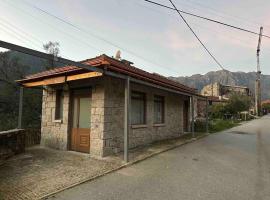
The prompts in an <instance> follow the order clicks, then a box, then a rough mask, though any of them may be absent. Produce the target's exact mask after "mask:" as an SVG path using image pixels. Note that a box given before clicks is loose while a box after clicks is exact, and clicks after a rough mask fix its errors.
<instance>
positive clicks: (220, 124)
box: [195, 119, 239, 133]
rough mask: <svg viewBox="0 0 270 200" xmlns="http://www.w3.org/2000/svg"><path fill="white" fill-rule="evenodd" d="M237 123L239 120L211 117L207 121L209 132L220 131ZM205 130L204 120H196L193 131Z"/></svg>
mask: <svg viewBox="0 0 270 200" xmlns="http://www.w3.org/2000/svg"><path fill="white" fill-rule="evenodd" d="M238 124H239V121H232V120H223V119H213V120H210V121H209V133H215V132H220V131H223V130H226V129H229V128H232V127H235V126H237V125H238ZM205 131H206V127H205V121H196V122H195V132H196V133H201V132H205Z"/></svg>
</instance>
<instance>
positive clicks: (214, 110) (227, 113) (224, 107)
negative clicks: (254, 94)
mask: <svg viewBox="0 0 270 200" xmlns="http://www.w3.org/2000/svg"><path fill="white" fill-rule="evenodd" d="M250 107H251V98H250V97H248V96H246V95H240V94H232V95H231V96H230V98H229V100H228V102H227V103H224V104H221V103H219V104H215V105H212V107H211V118H213V119H228V118H233V119H236V118H237V116H238V115H239V114H240V112H243V111H248V110H249V108H250Z"/></svg>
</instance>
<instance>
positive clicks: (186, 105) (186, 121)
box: [183, 101, 189, 132]
mask: <svg viewBox="0 0 270 200" xmlns="http://www.w3.org/2000/svg"><path fill="white" fill-rule="evenodd" d="M188 107H189V103H188V101H184V108H183V123H184V124H183V125H184V131H185V132H187V131H188V110H189V109H188Z"/></svg>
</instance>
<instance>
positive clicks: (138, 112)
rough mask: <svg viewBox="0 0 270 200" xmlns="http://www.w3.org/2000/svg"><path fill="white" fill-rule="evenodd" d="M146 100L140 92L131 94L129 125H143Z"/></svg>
mask: <svg viewBox="0 0 270 200" xmlns="http://www.w3.org/2000/svg"><path fill="white" fill-rule="evenodd" d="M145 113H146V100H145V94H144V93H141V92H132V93H131V124H132V125H138V124H145Z"/></svg>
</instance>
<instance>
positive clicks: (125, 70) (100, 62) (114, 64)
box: [17, 54, 197, 94]
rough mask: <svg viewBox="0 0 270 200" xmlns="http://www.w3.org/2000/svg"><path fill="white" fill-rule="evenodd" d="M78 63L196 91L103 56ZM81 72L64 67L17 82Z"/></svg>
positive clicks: (165, 85) (80, 70) (183, 90)
mask: <svg viewBox="0 0 270 200" xmlns="http://www.w3.org/2000/svg"><path fill="white" fill-rule="evenodd" d="M80 63H83V64H85V65H91V66H95V67H98V68H102V69H104V70H106V71H113V72H117V73H120V74H125V75H129V76H131V77H134V78H136V79H140V80H143V81H147V82H150V83H154V84H157V85H160V86H164V87H167V88H171V89H175V90H178V91H182V92H187V93H193V94H195V93H196V91H197V90H196V89H195V88H191V87H188V86H185V85H183V84H180V83H179V82H176V81H173V80H171V79H168V78H166V77H164V76H161V75H159V74H156V73H149V72H147V71H144V70H142V69H139V68H137V67H134V66H131V65H129V64H127V62H122V61H120V60H116V59H114V58H111V57H109V56H107V55H105V54H103V55H101V56H97V57H95V58H91V59H87V60H83V61H81V62H80ZM83 72H87V70H86V69H83V68H80V67H76V66H64V67H58V68H55V69H52V70H47V71H43V72H40V73H36V74H31V75H28V76H26V77H25V78H24V79H22V80H18V81H17V82H19V83H27V82H33V81H39V80H42V79H45V78H49V77H56V76H60V75H67V74H79V73H83Z"/></svg>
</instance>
